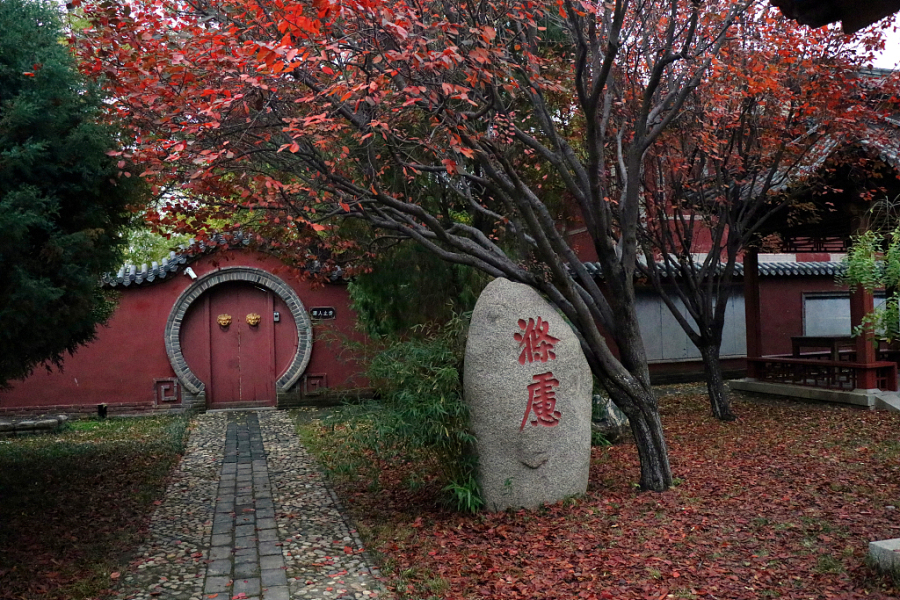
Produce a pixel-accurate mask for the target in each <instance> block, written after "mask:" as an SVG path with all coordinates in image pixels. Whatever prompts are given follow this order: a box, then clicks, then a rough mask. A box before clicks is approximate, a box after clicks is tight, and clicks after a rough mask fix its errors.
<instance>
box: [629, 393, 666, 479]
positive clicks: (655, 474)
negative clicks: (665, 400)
mask: <svg viewBox="0 0 900 600" xmlns="http://www.w3.org/2000/svg"><path fill="white" fill-rule="evenodd" d="M647 394H649V398H647V397H645V398H640V399H637V400H634V399H633V400H632V401H633V402H639V403H640V404H639V405H637V406H630V407H628V408H627V409H626V408H622V407H620V408H622V410H623V412H624V413H625V414H626V415H627V416H628V422H629V424H630V425H631V433H632V434H633V435H634V441H635V444H636V445H637V451H638V456H639V458H640V460H641V481H640V485H641V489H642V490H645V491H653V492H664V491H666V490H667V489H669V488H670V487H671V486H672V469H671V467H670V466H669V450H668V448H667V447H666V440H665V438H664V437H663V428H662V421H660V418H659V409H658V407H657V402H656V398H655V397H654V396H653V393H652V392H647Z"/></svg>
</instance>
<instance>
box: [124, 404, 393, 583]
mask: <svg viewBox="0 0 900 600" xmlns="http://www.w3.org/2000/svg"><path fill="white" fill-rule="evenodd" d="M379 576H380V575H379V573H378V571H377V570H376V569H375V568H374V567H373V566H372V565H371V563H370V561H369V560H368V557H367V556H366V554H365V553H364V551H363V546H362V543H361V541H360V540H359V537H358V536H357V535H356V532H355V530H354V529H353V528H352V526H351V525H350V523H349V521H348V519H347V518H346V516H345V514H344V511H343V510H342V508H341V505H340V502H339V501H338V499H337V496H335V494H334V492H333V490H331V488H330V486H328V484H327V483H326V482H325V481H324V479H323V477H322V475H321V473H320V472H319V471H318V469H317V467H316V464H315V461H314V460H313V458H312V457H311V456H310V455H309V454H308V453H307V452H306V450H305V449H304V448H303V446H302V445H301V444H300V440H299V439H298V438H297V436H296V434H295V432H294V424H293V422H292V421H291V419H290V417H289V416H288V415H287V414H286V413H284V412H280V411H259V412H255V411H245V412H229V413H210V414H203V415H199V416H198V417H197V418H196V419H195V421H194V427H193V430H192V431H191V434H190V438H189V440H188V445H187V449H186V451H185V455H184V457H183V459H182V460H181V463H180V464H179V466H178V467H177V469H176V470H175V472H174V473H173V475H172V479H171V482H170V483H169V487H168V488H167V490H166V495H165V498H164V500H162V501H161V503H160V505H159V506H158V507H157V510H156V511H155V512H154V514H153V517H152V520H151V523H150V531H149V539H148V542H147V544H146V545H145V546H143V547H142V548H141V549H140V550H139V553H138V556H137V558H136V560H134V561H133V562H132V563H131V566H130V568H129V570H128V572H125V573H122V574H120V575H119V576H118V578H117V581H118V591H117V595H116V596H115V598H116V599H117V600H155V599H172V600H204V599H206V600H209V599H211V598H215V599H216V600H230V599H248V600H290V599H295V600H296V599H313V598H315V599H320V598H321V599H332V598H333V599H339V600H346V599H351V598H352V599H354V600H358V599H364V598H388V597H389V595H388V593H387V592H386V591H385V589H384V587H383V586H382V585H381V583H380V581H379Z"/></svg>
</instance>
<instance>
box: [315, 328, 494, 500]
mask: <svg viewBox="0 0 900 600" xmlns="http://www.w3.org/2000/svg"><path fill="white" fill-rule="evenodd" d="M467 324H468V321H467V319H466V318H462V317H459V316H456V317H454V318H452V319H451V320H450V321H449V322H447V323H446V324H445V325H443V326H442V327H440V328H439V329H436V330H432V331H431V332H428V333H426V334H425V335H421V336H414V337H413V338H412V339H404V340H398V339H393V340H390V341H384V342H383V344H384V345H383V347H382V349H381V350H380V351H379V352H377V353H376V354H375V356H374V357H373V358H372V360H371V362H370V364H369V368H368V371H367V375H368V377H369V379H370V381H371V384H372V386H373V388H374V389H375V390H376V392H377V394H378V398H379V400H378V401H374V402H371V403H366V404H363V405H357V406H348V407H346V408H344V409H343V410H341V411H339V412H338V413H336V414H335V415H333V416H332V417H330V419H331V422H332V423H338V422H339V423H341V424H342V425H345V426H346V428H347V431H348V437H347V438H346V441H345V443H346V445H347V447H348V455H347V456H346V457H345V458H346V459H347V460H353V459H352V458H351V456H350V455H351V454H354V453H356V454H358V453H359V452H360V451H366V450H368V451H372V452H374V453H375V454H376V456H377V457H378V458H380V459H382V460H390V461H395V460H396V461H399V462H406V461H408V460H413V461H414V462H415V463H418V464H434V465H437V466H438V468H439V469H440V472H441V479H442V481H443V482H444V483H445V485H444V487H443V490H444V492H445V494H446V500H447V502H448V503H449V504H450V505H451V506H453V507H454V508H455V509H457V510H460V511H464V512H474V511H476V510H478V508H480V507H481V504H482V502H481V499H480V496H479V494H478V488H477V484H476V483H475V465H476V461H475V456H474V453H473V452H472V443H473V442H474V438H473V437H472V435H471V433H469V430H468V422H469V411H468V408H467V406H466V404H465V403H464V401H463V394H462V363H463V354H464V349H465V330H466V327H467ZM420 333H422V332H420ZM353 450H355V451H356V452H353ZM338 468H339V467H338Z"/></svg>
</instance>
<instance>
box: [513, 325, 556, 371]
mask: <svg viewBox="0 0 900 600" xmlns="http://www.w3.org/2000/svg"><path fill="white" fill-rule="evenodd" d="M519 327H520V328H521V329H522V331H520V332H519V333H517V334H516V335H515V338H516V341H517V342H519V349H520V352H519V364H522V365H524V364H525V363H526V362H534V361H540V362H547V361H548V360H552V359H554V358H556V353H555V352H553V346H554V345H556V342H558V341H559V339H558V338H555V337H553V336H552V335H550V333H549V332H550V323H548V322H547V321H544V320H543V319H542V318H540V317H538V319H537V323H535V322H534V319H528V321H527V322H526V321H525V319H519Z"/></svg>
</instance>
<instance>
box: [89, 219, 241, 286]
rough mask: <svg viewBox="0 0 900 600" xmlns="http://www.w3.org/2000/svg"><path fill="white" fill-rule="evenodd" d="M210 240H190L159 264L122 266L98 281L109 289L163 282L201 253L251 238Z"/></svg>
mask: <svg viewBox="0 0 900 600" xmlns="http://www.w3.org/2000/svg"><path fill="white" fill-rule="evenodd" d="M211 241H212V242H213V243H211V244H207V243H206V242H204V241H197V240H191V242H190V243H189V244H188V245H187V246H180V248H179V250H178V252H175V251H174V250H173V251H172V252H169V256H168V257H167V258H164V259H162V262H161V263H159V262H157V261H153V263H152V264H151V265H150V266H149V267H148V266H147V263H144V264H142V265H141V266H140V268H138V267H137V266H136V265H130V264H125V265H122V267H121V268H120V269H119V272H118V273H107V274H106V275H104V276H103V277H102V278H101V281H102V284H103V285H104V286H106V287H111V288H128V287H131V286H139V285H141V284H143V283H152V282H154V281H160V280H164V279H166V278H167V277H170V276H172V275H175V274H176V273H178V272H179V271H180V270H182V269H183V268H185V267H187V266H188V265H189V264H191V263H192V262H194V261H195V260H197V259H198V258H200V257H201V256H203V255H204V254H208V253H210V252H214V251H215V250H218V249H219V248H221V247H223V246H226V247H229V248H239V247H243V246H247V245H248V244H250V236H249V235H247V234H244V233H241V232H235V233H233V234H231V235H229V236H228V237H226V236H223V235H221V234H216V235H214V236H212V238H211Z"/></svg>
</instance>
